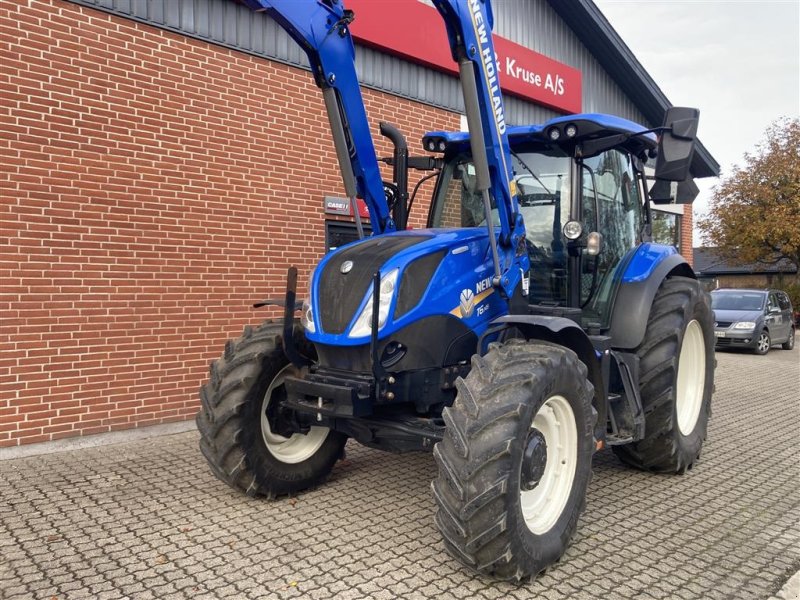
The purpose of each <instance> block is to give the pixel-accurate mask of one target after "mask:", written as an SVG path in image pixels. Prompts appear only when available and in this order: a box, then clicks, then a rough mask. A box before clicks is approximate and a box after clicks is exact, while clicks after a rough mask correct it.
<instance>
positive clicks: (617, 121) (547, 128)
mask: <svg viewBox="0 0 800 600" xmlns="http://www.w3.org/2000/svg"><path fill="white" fill-rule="evenodd" d="M571 126H572V127H571ZM646 131H648V130H647V128H646V127H643V126H642V125H639V124H638V123H634V122H633V121H628V120H627V119H623V118H620V117H615V116H612V115H604V114H597V113H586V114H577V115H565V116H563V117H556V118H554V119H550V120H549V121H547V122H545V123H543V124H541V125H516V126H511V127H508V129H507V132H508V141H509V144H510V145H511V147H512V149H518V148H520V147H522V146H528V145H533V146H536V145H542V146H554V145H558V146H562V147H566V148H569V147H570V146H574V145H575V144H576V143H579V142H585V141H587V140H592V139H598V138H603V137H608V136H612V135H619V134H623V135H629V136H633V137H629V138H627V139H624V140H621V141H620V144H619V145H620V146H622V147H625V148H626V149H628V150H630V151H631V152H633V153H634V154H639V153H641V152H643V151H647V150H651V149H655V148H656V147H657V145H658V141H657V138H656V136H655V134H653V133H644V132H646ZM554 132H557V138H554V137H553V136H554V135H556V133H554ZM573 132H574V133H573ZM570 134H572V135H570ZM422 145H423V148H425V150H429V151H434V152H445V153H446V154H451V153H455V152H464V151H466V150H467V149H468V148H469V133H468V132H465V131H431V132H429V133H426V134H425V136H424V137H423V138H422Z"/></svg>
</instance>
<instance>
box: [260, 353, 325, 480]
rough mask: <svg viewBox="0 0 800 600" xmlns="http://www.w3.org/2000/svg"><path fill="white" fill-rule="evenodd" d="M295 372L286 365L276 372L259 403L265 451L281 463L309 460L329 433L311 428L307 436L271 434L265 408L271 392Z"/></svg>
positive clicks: (299, 434) (320, 428) (323, 428)
mask: <svg viewBox="0 0 800 600" xmlns="http://www.w3.org/2000/svg"><path fill="white" fill-rule="evenodd" d="M294 372H295V369H294V367H293V366H292V365H286V366H285V367H284V368H283V369H281V370H280V372H278V374H277V375H276V376H275V379H273V380H272V383H271V384H270V385H269V389H268V390H267V393H266V394H265V395H264V400H263V401H262V402H261V435H262V437H263V438H264V444H265V445H266V446H267V450H269V453H270V454H272V456H274V457H275V458H276V459H278V460H279V461H281V462H283V463H288V464H296V463H300V462H303V461H304V460H307V459H309V458H311V457H312V456H313V455H314V453H316V451H317V450H319V449H320V446H322V444H323V443H325V440H326V439H327V437H328V432H329V431H330V430H329V429H328V428H327V427H312V428H311V429H310V430H309V432H308V433H307V434H302V433H295V434H292V436H291V437H288V438H287V437H283V436H282V435H278V434H277V433H272V430H271V429H270V427H269V419H267V407H268V406H269V403H270V400H271V399H272V394H273V392H274V391H275V390H276V389H277V388H279V387H280V386H282V385H283V381H284V379H285V378H286V375H290V374H292V373H294Z"/></svg>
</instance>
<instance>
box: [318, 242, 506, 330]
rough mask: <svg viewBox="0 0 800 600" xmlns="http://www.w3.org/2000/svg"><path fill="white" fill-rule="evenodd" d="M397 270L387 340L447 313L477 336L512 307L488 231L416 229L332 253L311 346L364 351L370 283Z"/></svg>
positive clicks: (321, 274)
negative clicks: (360, 324)
mask: <svg viewBox="0 0 800 600" xmlns="http://www.w3.org/2000/svg"><path fill="white" fill-rule="evenodd" d="M377 271H380V273H381V276H382V277H385V276H386V275H388V274H391V273H393V272H394V271H396V280H395V286H394V292H393V294H392V297H391V303H390V305H389V310H388V319H387V320H386V322H385V324H384V325H383V326H382V327H381V328H380V330H379V333H378V336H379V338H380V339H383V338H385V337H387V336H390V335H391V334H392V333H393V332H395V331H397V330H399V329H401V328H403V327H405V326H407V325H410V324H412V323H414V322H416V321H419V320H420V319H422V318H425V317H428V316H433V315H445V316H448V317H452V318H454V319H461V320H462V321H463V322H464V324H465V325H467V326H468V327H469V328H471V329H473V330H476V329H480V328H481V324H484V323H488V321H489V320H491V319H492V318H494V317H495V316H498V315H499V314H502V313H503V312H504V311H505V310H506V309H507V305H506V302H505V301H504V300H502V298H501V297H500V294H498V293H497V292H496V291H495V289H494V288H493V287H492V285H491V277H492V274H493V266H492V261H491V253H490V248H489V237H488V232H487V230H486V229H485V228H482V227H475V228H460V229H418V230H411V231H401V232H396V233H390V234H384V235H380V236H375V237H370V238H367V239H364V240H361V241H358V242H354V243H352V244H348V245H346V246H342V247H341V248H338V249H337V250H336V251H334V252H332V253H330V254H328V255H326V256H325V257H324V258H323V259H322V261H321V262H320V263H319V265H318V266H317V268H316V269H315V270H314V273H313V275H312V278H311V298H310V300H311V309H312V310H311V312H312V319H313V323H314V327H313V331H311V330H310V329H307V331H306V336H307V337H308V339H309V340H311V341H312V342H319V343H324V344H332V345H361V344H365V343H368V342H369V339H370V336H369V333H368V332H367V333H364V332H362V333H364V334H363V335H354V334H353V326H354V324H355V322H356V320H357V319H358V317H359V315H361V313H362V311H364V310H365V308H366V307H367V304H369V305H370V306H371V303H372V282H373V277H374V275H375V273H376V272H377Z"/></svg>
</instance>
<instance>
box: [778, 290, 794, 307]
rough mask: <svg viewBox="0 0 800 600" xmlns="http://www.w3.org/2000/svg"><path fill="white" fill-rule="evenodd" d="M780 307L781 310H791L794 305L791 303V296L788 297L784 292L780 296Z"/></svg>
mask: <svg viewBox="0 0 800 600" xmlns="http://www.w3.org/2000/svg"><path fill="white" fill-rule="evenodd" d="M778 306H780V307H781V310H791V308H792V303H791V302H789V296H787V295H786V294H784V293H783V292H780V293H779V294H778Z"/></svg>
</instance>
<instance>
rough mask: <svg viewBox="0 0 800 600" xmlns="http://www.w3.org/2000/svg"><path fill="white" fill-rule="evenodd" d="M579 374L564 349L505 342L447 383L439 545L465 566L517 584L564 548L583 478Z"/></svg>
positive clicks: (439, 451)
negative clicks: (451, 395) (452, 391)
mask: <svg viewBox="0 0 800 600" xmlns="http://www.w3.org/2000/svg"><path fill="white" fill-rule="evenodd" d="M586 373H587V370H586V366H585V365H584V364H583V363H582V362H581V361H580V360H579V359H578V357H577V356H576V355H575V353H574V352H572V351H571V350H569V349H566V348H564V347H561V346H557V345H554V344H548V343H534V342H528V341H525V340H521V339H511V340H508V341H507V342H505V343H504V344H492V345H491V346H490V348H489V352H488V353H487V354H486V356H484V357H479V356H475V357H473V359H472V370H471V371H470V373H469V375H468V376H467V377H466V378H465V379H458V380H457V381H456V386H457V388H458V394H457V396H456V399H455V402H454V404H453V405H452V406H451V407H448V408H445V409H444V412H443V417H444V421H445V424H446V430H445V436H444V439H443V440H442V441H441V442H439V443H438V444H437V445H436V446H435V448H434V456H435V458H436V462H437V464H438V467H439V475H438V477H437V479H436V480H435V481H434V482H433V495H434V498H435V501H436V504H437V512H436V517H435V522H436V526H437V528H438V529H439V531H440V533H441V534H442V537H443V540H444V546H445V548H446V549H447V551H448V552H449V553H450V554H451V555H452V556H454V557H455V558H456V559H458V560H460V561H461V562H462V563H463V564H464V565H465V566H467V567H468V568H469V569H471V570H473V571H477V572H478V573H482V574H486V575H491V576H493V577H496V578H499V579H505V580H513V581H520V580H523V579H527V578H529V577H531V576H535V575H537V574H539V573H540V572H542V571H544V570H545V569H546V568H547V567H548V566H549V565H551V564H552V563H554V562H556V561H558V560H559V559H560V558H561V556H562V554H563V553H564V551H565V550H566V548H567V545H568V544H569V541H570V539H571V538H572V535H573V534H574V533H575V529H576V527H577V524H578V518H579V516H580V514H581V513H582V512H583V509H584V507H585V505H586V488H587V487H588V485H589V480H590V479H591V461H592V451H593V430H594V423H595V421H596V418H597V417H596V413H595V411H594V410H593V408H592V404H591V401H592V396H593V387H592V385H591V383H590V382H589V380H588V379H587V376H586Z"/></svg>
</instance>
